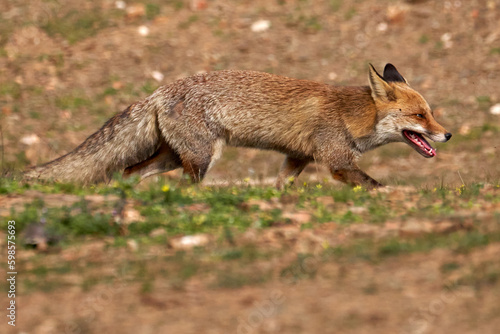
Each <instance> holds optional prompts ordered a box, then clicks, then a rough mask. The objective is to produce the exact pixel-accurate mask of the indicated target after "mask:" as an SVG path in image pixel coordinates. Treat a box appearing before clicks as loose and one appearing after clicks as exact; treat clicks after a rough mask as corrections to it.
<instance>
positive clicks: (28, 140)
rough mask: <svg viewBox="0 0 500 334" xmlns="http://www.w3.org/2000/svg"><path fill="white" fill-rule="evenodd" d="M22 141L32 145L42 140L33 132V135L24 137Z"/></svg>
mask: <svg viewBox="0 0 500 334" xmlns="http://www.w3.org/2000/svg"><path fill="white" fill-rule="evenodd" d="M20 142H21V143H23V144H25V145H28V146H31V145H33V144H38V143H39V142H40V137H38V136H37V135H36V134H34V133H33V134H31V135H27V136H24V137H22V138H21V140H20Z"/></svg>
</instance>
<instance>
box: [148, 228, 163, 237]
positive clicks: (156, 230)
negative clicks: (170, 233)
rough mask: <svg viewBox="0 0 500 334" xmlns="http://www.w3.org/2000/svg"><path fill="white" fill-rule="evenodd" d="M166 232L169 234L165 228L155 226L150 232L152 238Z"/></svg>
mask: <svg viewBox="0 0 500 334" xmlns="http://www.w3.org/2000/svg"><path fill="white" fill-rule="evenodd" d="M165 234H167V231H165V229H164V228H162V227H158V228H155V229H154V230H152V231H151V232H150V233H149V236H150V237H152V238H155V237H160V236H163V235H165Z"/></svg>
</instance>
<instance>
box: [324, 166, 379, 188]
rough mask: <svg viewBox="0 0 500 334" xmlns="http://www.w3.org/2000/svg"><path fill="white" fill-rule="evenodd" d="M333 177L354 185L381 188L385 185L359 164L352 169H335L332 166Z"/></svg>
mask: <svg viewBox="0 0 500 334" xmlns="http://www.w3.org/2000/svg"><path fill="white" fill-rule="evenodd" d="M330 172H331V173H332V177H333V178H334V179H335V180H337V181H341V182H344V183H347V184H350V185H352V186H365V187H366V188H368V189H374V188H380V187H383V186H384V185H383V184H381V183H379V182H378V181H376V180H374V179H372V178H371V177H370V176H369V175H368V174H366V173H365V172H363V171H362V170H361V169H359V168H358V167H357V166H355V167H353V168H351V169H334V168H330Z"/></svg>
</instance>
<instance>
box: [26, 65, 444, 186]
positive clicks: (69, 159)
mask: <svg viewBox="0 0 500 334" xmlns="http://www.w3.org/2000/svg"><path fill="white" fill-rule="evenodd" d="M423 135H425V136H426V137H428V138H430V139H431V140H433V141H438V142H446V141H448V140H449V139H450V138H451V133H449V132H448V131H446V130H445V129H444V128H443V127H442V126H441V125H440V124H439V123H437V122H436V120H435V119H434V116H433V113H432V111H431V109H430V107H429V105H428V104H427V102H426V101H425V100H424V98H423V97H422V96H421V95H420V94H419V93H418V92H416V91H415V90H413V89H412V88H411V87H410V86H409V84H408V82H407V81H406V79H405V78H403V76H402V75H401V74H400V73H399V72H398V71H397V69H396V68H395V67H394V66H393V65H392V64H387V65H386V66H385V69H384V73H383V76H381V75H380V74H378V73H377V71H376V70H375V68H374V67H373V66H372V65H371V64H370V69H369V86H357V87H338V86H331V85H327V84H322V83H317V82H313V81H307V80H298V79H292V78H287V77H283V76H278V75H273V74H268V73H261V72H253V71H235V70H226V71H218V72H209V73H203V74H198V75H194V76H191V77H188V78H185V79H180V80H178V81H176V82H174V83H172V84H170V85H166V86H162V87H160V88H158V89H157V90H156V91H155V92H154V93H153V94H152V95H150V96H149V97H147V98H146V99H144V100H143V101H140V102H137V103H134V104H132V105H131V106H129V107H128V108H126V109H125V110H124V111H122V112H121V113H119V114H117V115H115V116H114V117H113V118H111V119H110V120H108V121H107V122H106V123H105V124H104V126H103V127H102V128H101V129H100V130H99V131H97V132H95V133H94V134H92V135H91V136H90V137H89V138H87V139H86V140H85V141H84V142H83V143H82V144H81V145H80V146H78V147H77V148H76V149H75V150H74V151H72V152H70V153H68V154H66V155H64V156H62V157H60V158H58V159H56V160H53V161H51V162H49V163H46V164H45V165H42V166H38V167H32V168H31V169H29V170H28V171H27V172H26V173H25V175H26V177H28V178H41V179H53V180H56V181H77V182H81V183H86V184H88V183H96V182H101V181H107V180H109V179H110V178H111V176H112V175H113V173H115V172H117V171H123V174H124V176H130V175H138V176H139V177H140V178H141V179H142V178H145V177H148V176H150V175H153V174H157V173H162V172H167V171H170V170H173V169H177V168H181V167H182V168H183V169H184V172H185V173H187V174H188V175H189V176H190V178H191V180H192V181H193V182H200V181H201V180H202V179H203V177H204V176H205V174H206V173H207V171H208V170H209V169H210V167H211V166H212V165H213V163H214V162H215V161H216V160H217V159H218V158H219V157H220V155H221V151H222V148H223V146H224V144H228V145H232V146H243V147H253V148H259V149H267V150H275V151H278V152H281V153H283V154H285V155H286V158H285V161H284V162H283V165H282V166H281V169H280V172H279V175H278V178H277V181H276V186H277V187H278V188H283V187H284V186H285V185H286V184H287V183H289V182H292V181H293V179H294V178H296V177H297V176H298V175H299V174H300V173H301V172H302V170H303V169H304V167H305V166H306V165H307V164H309V163H310V162H313V161H314V162H318V163H322V164H325V165H326V166H327V167H328V168H329V170H330V172H331V174H332V176H333V178H334V179H336V180H339V181H342V182H345V183H349V184H351V185H363V186H366V187H368V188H374V187H379V186H381V184H380V183H378V182H377V181H375V180H374V179H372V178H371V177H370V176H368V175H367V174H366V173H364V172H363V171H361V170H360V169H359V168H358V166H357V164H356V161H357V160H358V159H359V157H360V156H361V154H362V153H364V152H366V151H368V150H371V149H373V148H376V147H379V146H381V145H384V144H387V143H391V142H406V143H407V144H408V145H410V146H411V147H412V148H414V149H415V150H416V151H417V152H418V153H420V154H421V155H423V156H424V157H426V158H432V157H434V156H436V150H435V149H434V148H433V147H432V146H431V145H430V144H429V143H428V142H427V140H426V139H424V137H423Z"/></svg>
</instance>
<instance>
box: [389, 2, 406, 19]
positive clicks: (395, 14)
mask: <svg viewBox="0 0 500 334" xmlns="http://www.w3.org/2000/svg"><path fill="white" fill-rule="evenodd" d="M407 12H408V6H407V5H403V4H397V5H392V6H389V7H387V12H386V17H387V20H388V21H389V22H390V23H401V22H403V21H404V19H405V17H406V13H407Z"/></svg>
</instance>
